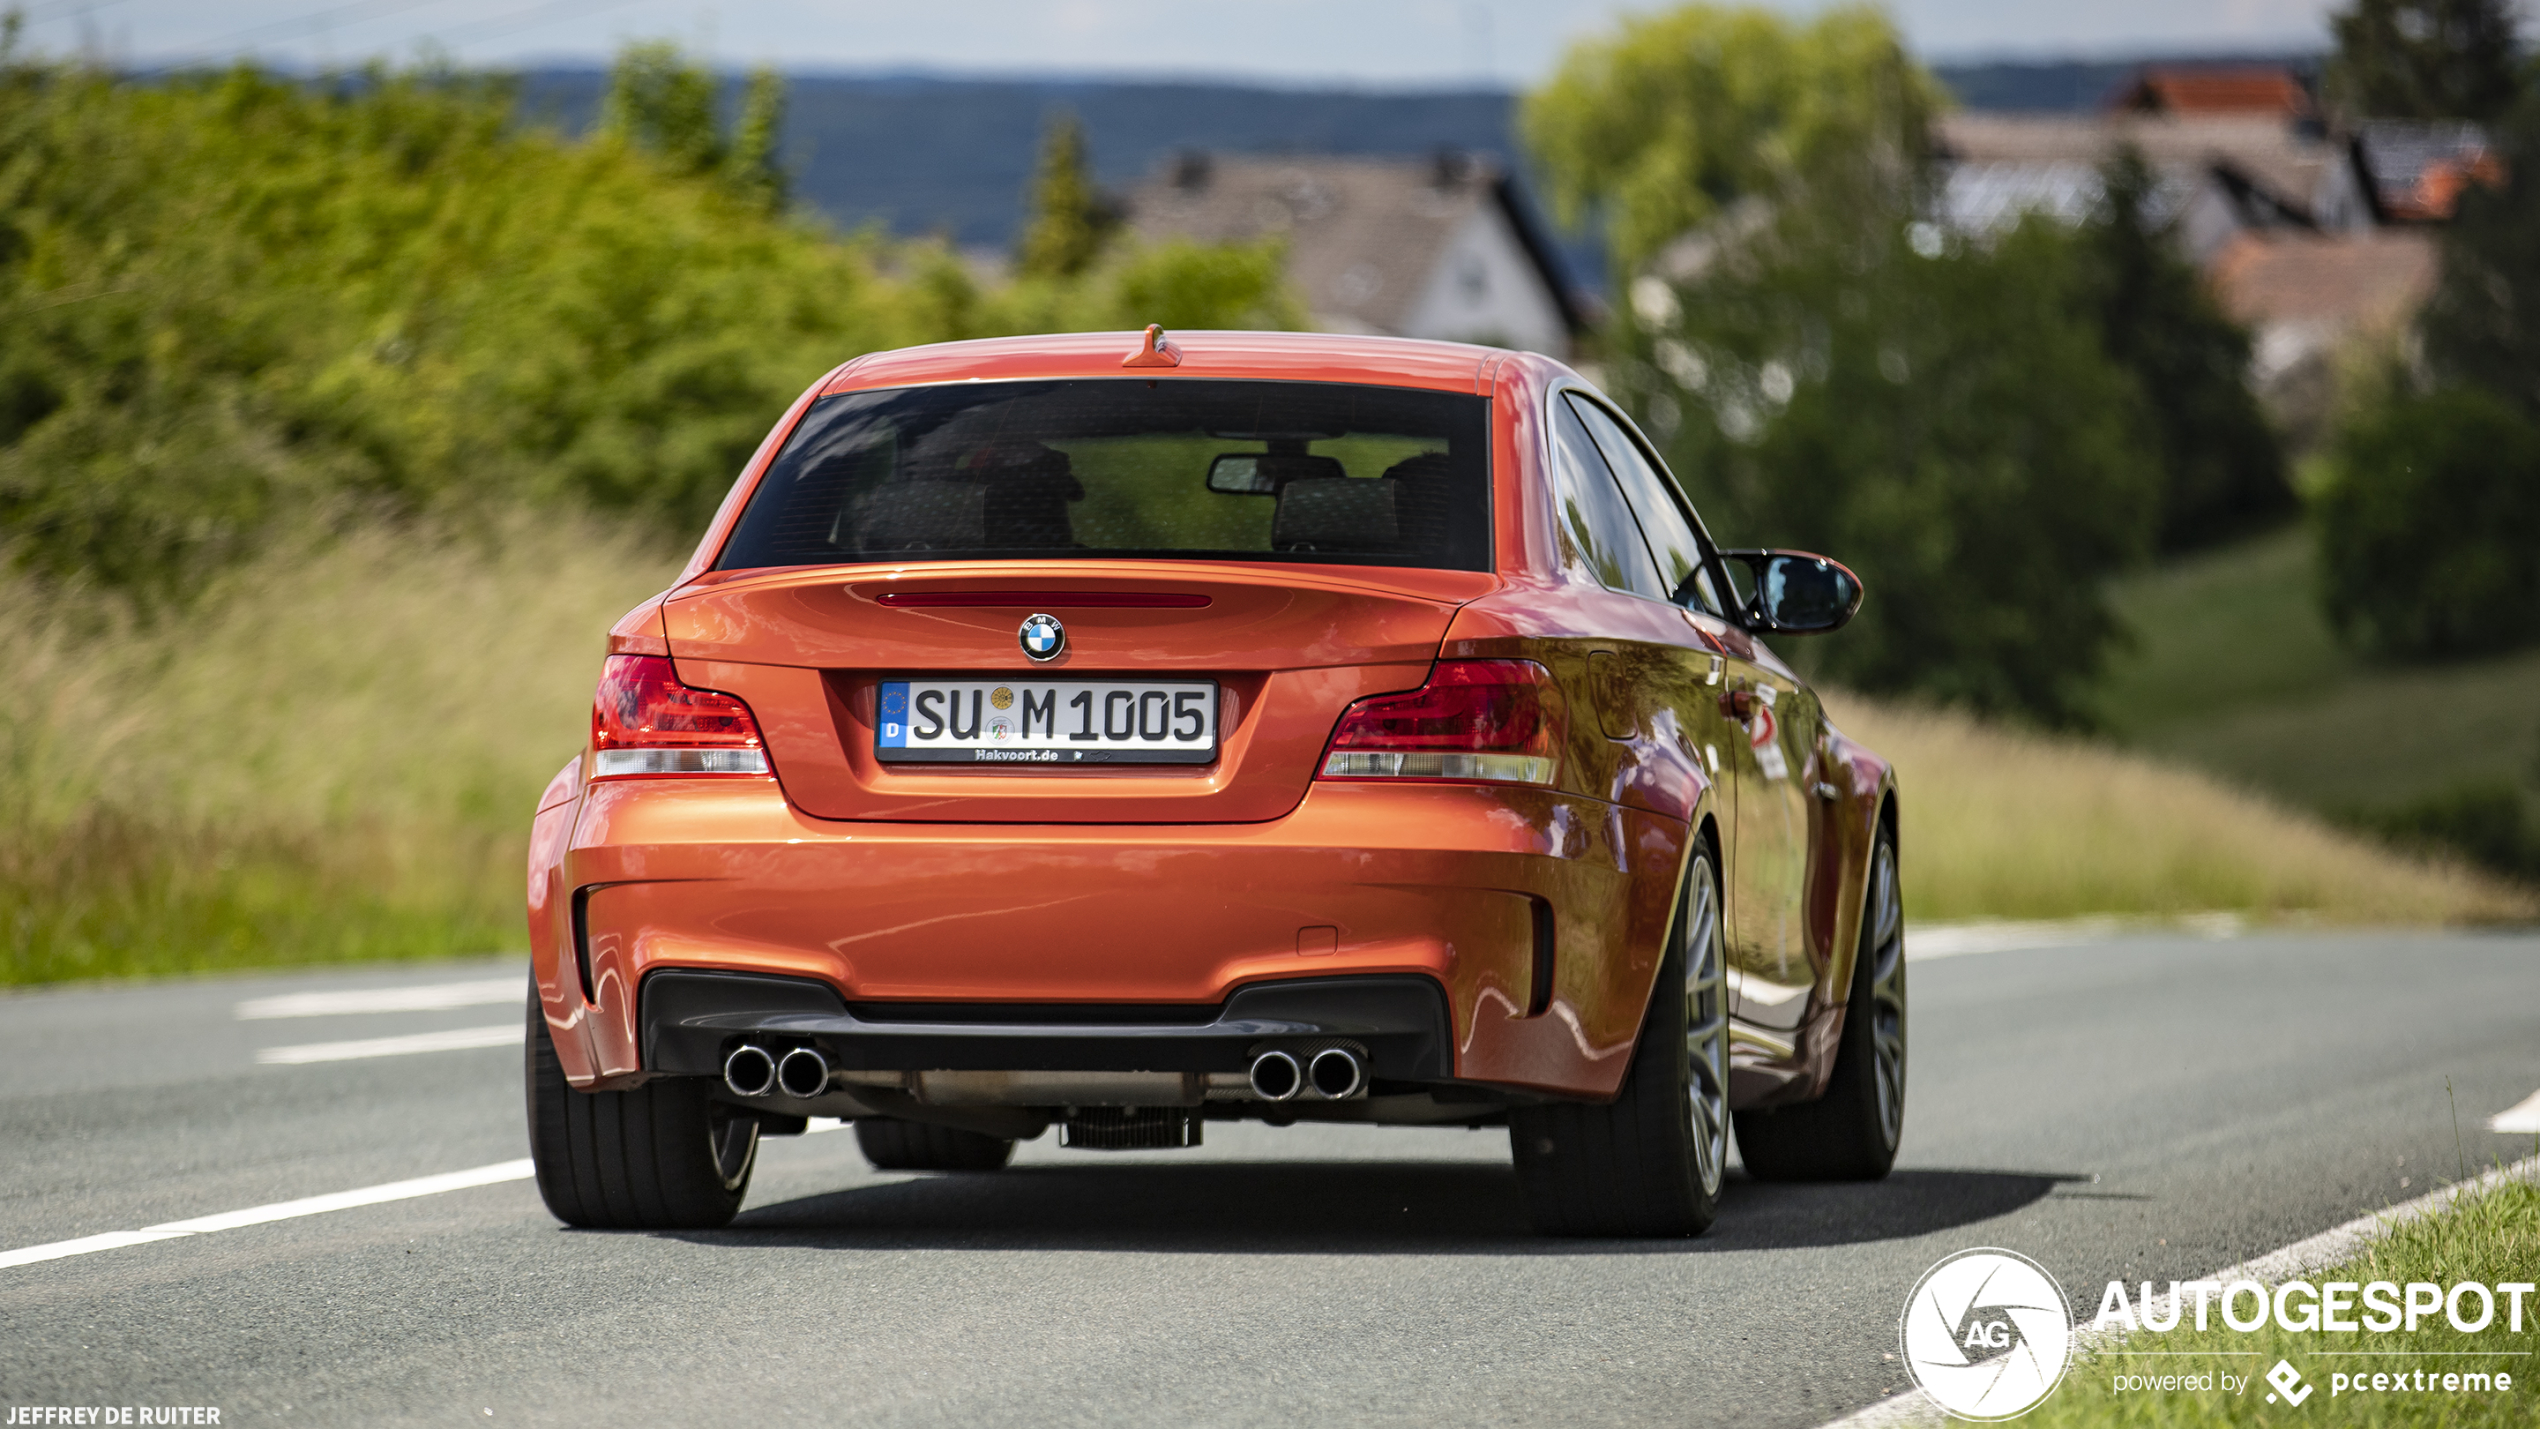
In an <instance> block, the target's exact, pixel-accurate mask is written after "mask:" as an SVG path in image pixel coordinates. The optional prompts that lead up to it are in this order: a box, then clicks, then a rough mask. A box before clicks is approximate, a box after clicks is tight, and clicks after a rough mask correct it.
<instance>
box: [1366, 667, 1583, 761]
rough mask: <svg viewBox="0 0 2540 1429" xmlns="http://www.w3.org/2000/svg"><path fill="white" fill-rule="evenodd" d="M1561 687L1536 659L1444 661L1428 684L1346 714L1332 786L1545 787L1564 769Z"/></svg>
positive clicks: (1371, 699)
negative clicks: (1396, 782) (1404, 782)
mask: <svg viewBox="0 0 2540 1429" xmlns="http://www.w3.org/2000/svg"><path fill="white" fill-rule="evenodd" d="M1562 723H1563V722H1562V704H1561V688H1560V686H1558V685H1555V684H1554V683H1553V682H1552V673H1551V672H1550V671H1548V670H1546V669H1544V667H1542V666H1541V665H1538V664H1536V663H1535V662H1534V661H1532V660H1441V661H1439V662H1438V663H1437V664H1436V665H1435V666H1434V667H1433V668H1431V670H1430V671H1429V682H1428V683H1427V684H1426V685H1423V686H1421V687H1420V688H1419V689H1416V690H1412V691H1409V692H1408V693H1405V694H1399V695H1370V696H1368V697H1367V698H1366V699H1363V700H1359V701H1357V702H1356V703H1354V704H1352V705H1351V706H1350V707H1349V708H1348V709H1346V710H1344V711H1342V712H1341V720H1340V726H1339V727H1338V728H1337V729H1335V730H1333V731H1332V743H1331V748H1330V750H1329V751H1328V752H1326V753H1325V755H1324V756H1323V771H1322V777H1324V778H1326V779H1441V780H1456V781H1468V780H1470V781H1482V782H1488V783H1505V784H1549V783H1551V782H1552V780H1553V776H1554V773H1555V771H1556V770H1557V769H1558V767H1559V764H1560V755H1561V739H1562Z"/></svg>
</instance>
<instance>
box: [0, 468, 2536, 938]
mask: <svg viewBox="0 0 2540 1429" xmlns="http://www.w3.org/2000/svg"><path fill="white" fill-rule="evenodd" d="M678 560H679V556H678V553H677V552H674V551H670V550H667V549H664V548H663V547H662V546H661V545H660V544H659V543H658V541H657V540H656V539H655V538H651V537H648V536H646V535H645V534H643V533H642V531H641V530H639V529H638V528H636V527H633V526H630V525H623V524H612V523H610V522H606V521H602V520H598V519H595V518H581V517H563V516H554V515H550V516H544V517H531V516H527V515H521V516H515V517H509V518H488V519H486V520H484V521H482V522H480V523H478V524H477V525H476V526H474V527H472V528H470V530H469V531H468V532H466V533H459V532H453V531H449V530H436V529H433V528H430V527H417V526H414V525H400V526H383V527H376V528H369V529H363V530H359V531H356V532H355V533H354V534H352V535H350V536H349V537H344V538H341V539H329V540H308V541H301V542H297V543H285V544H284V545H283V546H281V547H279V548H277V549H276V551H274V552H273V553H271V554H268V555H266V556H263V557H259V558H257V559H256V560H254V561H251V562H249V563H248V564H246V565H244V566H241V567H239V568H237V569H235V570H233V571H231V572H230V573H229V574H227V575H225V576H224V577H222V578H221V580H220V582H219V583H218V584H217V585H216V586H214V587H213V588H211V589H207V590H205V591H203V592H201V593H200V594H199V595H198V597H197V598H196V599H195V600H194V601H193V603H192V604H191V605H190V606H189V607H188V608H187V609H186V610H185V611H183V612H182V613H179V614H176V615H172V616H170V617H167V618H166V619H164V620H162V621H160V622H158V623H155V624H153V623H141V622H136V621H135V620H133V619H131V618H130V617H129V616H128V615H127V614H124V613H122V612H120V611H119V610H118V608H117V607H115V606H114V605H113V604H112V603H111V602H107V601H104V600H102V599H100V598H97V597H94V596H88V595H80V594H77V593H73V594H70V595H63V594H61V593H59V592H58V591H55V592H50V593H48V592H47V591H45V590H43V589H41V588H39V587H37V586H35V585H32V584H29V583H26V582H24V581H17V582H9V581H0V611H5V612H7V614H8V616H9V618H8V619H7V620H6V621H0V659H5V660H6V661H7V662H8V666H9V668H10V669H11V671H12V673H13V674H14V675H15V676H16V679H17V682H18V683H17V688H18V689H19V690H20V691H21V692H22V693H21V695H20V697H19V698H18V699H16V700H13V701H10V702H8V703H7V704H6V705H5V706H0V984H29V983H44V982H58V981H63V980H69V979H85V978H105V977H141V976H157V975H165V974H172V973H185V972H199V971H209V970H215V969H221V968H232V967H250V966H278V965H289V964H302V963H328V962H353V961H370V960H378V959H392V958H446V957H454V956H461V955H465V954H470V953H481V952H492V951H497V950H506V949H517V948H519V947H521V946H522V945H523V942H524V938H525V934H524V932H523V930H522V927H521V921H520V920H521V909H520V898H521V893H520V888H521V866H522V862H523V859H524V856H525V854H526V840H527V835H528V827H529V814H530V811H531V808H532V806H533V803H534V801H535V799H536V797H537V795H538V792H539V790H540V789H541V788H543V787H544V786H545V784H546V781H547V779H548V778H549V777H550V776H551V775H553V774H554V772H555V770H556V768H557V766H558V765H560V764H561V763H563V762H564V760H566V759H567V758H569V757H570V756H571V755H572V753H573V751H574V750H575V749H577V748H578V747H579V746H580V744H581V742H582V739H583V733H584V730H585V727H586V723H585V722H586V721H587V719H588V717H589V716H588V710H589V700H590V691H591V682H592V679H593V677H594V676H595V674H596V673H597V670H598V665H599V660H600V655H601V647H600V636H601V632H602V631H604V630H605V629H606V628H607V626H608V625H609V623H610V622H611V621H612V620H614V619H615V618H616V617H617V616H618V615H620V614H621V613H623V612H624V611H626V610H627V609H628V608H630V607H632V606H633V605H634V604H635V603H636V602H638V601H640V600H642V599H643V598H644V597H645V596H647V595H650V594H652V593H653V592H654V591H656V590H658V589H660V588H661V587H662V586H663V585H664V584H666V583H667V582H668V581H669V580H670V578H671V577H672V576H673V575H674V574H675V573H676V571H677V568H678ZM1829 702H1830V706H1831V708H1832V709H1833V711H1834V713H1835V715H1836V717H1837V719H1838V720H1839V721H1840V722H1841V723H1842V724H1843V725H1844V726H1845V727H1846V728H1847V729H1849V730H1850V731H1851V732H1853V733H1855V734H1857V735H1859V736H1860V737H1862V738H1863V739H1865V740H1866V741H1867V742H1868V743H1869V744H1870V745H1871V746H1872V747H1873V748H1876V749H1879V750H1881V751H1882V752H1884V753H1887V754H1889V755H1891V756H1893V757H1894V758H1896V759H1897V761H1898V763H1899V765H1900V766H1901V769H1902V777H1903V779H1904V787H1905V791H1906V793H1905V803H1904V809H1905V854H1906V857H1905V870H1906V879H1907V885H1906V897H1907V905H1908V909H1909V911H1910V913H1911V915H1912V916H1913V917H1915V918H1916V919H1918V920H1925V921H1929V920H1935V919H1964V918H1984V917H1995V918H2023V919H2025V918H2056V917H2069V916H2076V915H2083V914H2100V913H2114V914H2137V915H2146V914H2148V915H2154V916H2159V915H2167V914H2179V913H2197V912H2208V911H2214V910H2236V911H2240V912H2243V913H2247V914H2250V915H2253V916H2257V917H2262V918H2263V917H2274V916H2303V917H2315V918H2319V919H2323V920H2329V921H2338V922H2390V923H2436V922H2468V921H2480V920H2493V919H2517V918H2531V917H2534V916H2540V909H2535V907H2534V899H2533V897H2532V896H2531V895H2529V894H2526V893H2523V892H2519V891H2517V890H2516V889H2514V888H2512V887H2509V886H2507V885H2504V884H2500V883H2497V882H2495V881H2493V880H2491V879H2486V878H2483V877H2480V876H2478V875H2475V874H2472V873H2469V872H2466V871H2464V870H2462V869H2460V868H2458V867H2454V866H2451V865H2447V864H2441V863H2434V862H2427V861H2423V860H2419V859H2412V858H2407V857H2402V856H2399V855H2396V854H2390V853H2386V852H2382V851H2380V850H2378V849H2376V848H2374V847H2371V846H2369V845H2366V844H2363V843H2360V842H2358V841H2356V840H2355V839H2353V838H2350V837H2347V836H2345V835H2342V834H2339V833H2336V832H2334V831H2332V830H2330V829H2327V828H2325V827H2323V826H2321V825H2319V824H2318V823H2316V822H2315V821H2313V820H2310V819H2308V818H2305V817H2303V816H2300V815H2295V814H2290V813H2287V812H2286V811H2284V810H2281V809H2278V808H2275V807H2273V806H2270V805H2268V804H2266V803H2265V802H2263V801H2262V800H2260V799H2257V798H2254V797H2251V796H2247V795H2243V794H2237V793H2232V792H2230V791H2228V790H2225V789H2223V788H2221V787H2220V786H2218V785H2216V784H2215V783H2214V782H2213V781H2211V780H2210V779H2207V778H2205V777H2203V776H2201V775H2197V774H2194V773H2190V772H2186V771H2181V770H2176V769H2168V768H2164V767H2161V766H2160V765H2158V764H2156V763H2154V762H2152V761H2151V760H2149V759H2146V758H2142V757H2137V756H2129V755H2124V754H2119V753H2113V752H2111V751H2109V750H2107V749H2106V748H2104V747H2102V746H2095V745H2091V744H2087V743H2084V742H2079V741H2074V740H2066V739H2056V738H2050V737H2046V736H2040V735H2032V734H2025V733H2019V732H2015V731H2009V730H2004V729H1999V728H1994V727H1990V726H1987V725H1983V724H1980V723H1978V722H1976V721H1973V720H1971V719H1968V718H1965V717H1963V716H1957V715H1948V714H1934V713H1927V712H1919V711H1914V710H1910V709H1905V708H1896V707H1886V706H1880V705H1875V704H1870V703H1867V702H1865V701H1861V700H1858V699H1855V698H1852V697H1849V696H1846V695H1844V694H1842V693H1841V692H1834V693H1832V694H1831V695H1830V696H1829Z"/></svg>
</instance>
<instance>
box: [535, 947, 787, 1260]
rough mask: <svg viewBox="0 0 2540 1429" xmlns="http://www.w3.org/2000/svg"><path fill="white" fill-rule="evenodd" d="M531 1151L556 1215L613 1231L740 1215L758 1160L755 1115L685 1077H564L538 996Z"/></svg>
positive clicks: (717, 1221)
mask: <svg viewBox="0 0 2540 1429" xmlns="http://www.w3.org/2000/svg"><path fill="white" fill-rule="evenodd" d="M527 1080H528V1083H529V1086H528V1093H529V1154H530V1157H531V1159H532V1160H533V1161H534V1162H535V1163H536V1165H537V1168H538V1194H539V1196H540V1197H541V1198H543V1199H544V1200H545V1201H546V1203H547V1209H548V1210H549V1211H550V1212H552V1213H553V1214H554V1215H555V1218H556V1219H557V1220H560V1221H563V1222H564V1223H565V1224H567V1225H572V1226H589V1227H593V1228H596V1229H610V1230H696V1229H704V1228H711V1227H714V1226H720V1225H725V1224H727V1223H729V1222H730V1221H731V1219H732V1218H733V1217H734V1216H735V1215H738V1214H739V1213H740V1210H741V1198H742V1196H743V1195H745V1194H747V1192H748V1191H749V1188H750V1169H751V1167H752V1165H753V1164H754V1163H755V1162H756V1161H757V1159H758V1119H757V1118H755V1117H753V1116H751V1115H750V1114H749V1113H748V1112H745V1111H740V1110H738V1109H736V1108H733V1107H730V1106H727V1105H725V1104H723V1103H721V1102H718V1101H714V1100H712V1099H711V1098H709V1097H708V1096H707V1095H706V1093H705V1087H704V1084H703V1083H701V1082H699V1081H697V1080H695V1079H692V1078H665V1079H663V1080H660V1081H655V1082H649V1083H647V1084H645V1085H643V1086H641V1087H637V1088H636V1089H635V1090H633V1091H630V1092H581V1091H575V1090H574V1089H573V1086H572V1084H570V1083H568V1082H567V1081H565V1079H564V1068H563V1067H562V1066H561V1065H560V1064H559V1063H558V1062H557V1061H556V1045H555V1043H554V1042H553V1041H552V1040H551V1039H550V1038H549V1037H548V1034H547V1019H546V1017H545V1016H544V1015H542V1014H541V1013H540V1012H539V1010H538V998H537V994H536V993H535V991H532V993H531V994H530V998H529V1066H528V1078H527Z"/></svg>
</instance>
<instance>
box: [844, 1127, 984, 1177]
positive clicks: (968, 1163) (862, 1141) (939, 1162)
mask: <svg viewBox="0 0 2540 1429" xmlns="http://www.w3.org/2000/svg"><path fill="white" fill-rule="evenodd" d="M855 1143H856V1145H858V1146H860V1147H862V1148H863V1149H864V1159H865V1160H867V1161H870V1162H872V1163H873V1165H874V1168H875V1169H876V1170H880V1171H994V1170H997V1169H999V1168H1000V1167H1002V1166H1004V1165H1005V1163H1006V1159H1007V1158H1008V1157H1011V1156H1012V1155H1014V1143H1013V1142H1011V1141H1008V1140H1006V1139H1005V1138H1004V1137H1002V1136H989V1135H987V1134H986V1133H984V1132H977V1131H963V1130H962V1129H961V1128H959V1127H954V1126H936V1125H933V1124H931V1123H929V1122H923V1121H901V1120H900V1119H898V1118H897V1117H888V1116H868V1117H861V1118H858V1119H857V1121H856V1124H855Z"/></svg>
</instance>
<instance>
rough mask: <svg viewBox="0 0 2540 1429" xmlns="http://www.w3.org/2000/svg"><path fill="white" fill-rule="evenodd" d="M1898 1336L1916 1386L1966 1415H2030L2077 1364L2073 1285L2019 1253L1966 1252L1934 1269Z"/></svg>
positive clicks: (1908, 1302)
mask: <svg viewBox="0 0 2540 1429" xmlns="http://www.w3.org/2000/svg"><path fill="white" fill-rule="evenodd" d="M1898 1333H1899V1337H1900V1338H1901V1339H1902V1341H1903V1344H1904V1353H1905V1369H1906V1372H1907V1373H1909V1374H1911V1375H1912V1376H1913V1377H1914V1383H1915V1384H1917V1385H1919V1386H1921V1387H1922V1391H1923V1393H1925V1394H1927V1395H1930V1396H1931V1399H1932V1402H1933V1403H1935V1404H1937V1405H1939V1406H1940V1407H1941V1408H1942V1409H1945V1410H1947V1411H1948V1412H1949V1413H1951V1414H1954V1415H1956V1416H1957V1417H1959V1418H1961V1419H1978V1420H2001V1419H2016V1418H2018V1417H2019V1416H2020V1415H2023V1414H2026V1413H2027V1412H2029V1411H2030V1410H2031V1409H2034V1408H2036V1407H2037V1405H2038V1404H2039V1403H2040V1402H2041V1401H2043V1400H2044V1399H2045V1398H2046V1396H2047V1395H2049V1394H2052V1393H2054V1391H2055V1386H2056V1385H2057V1384H2059V1383H2061V1382H2062V1381H2063V1378H2064V1370H2065V1368H2066V1367H2067V1366H2069V1365H2070V1364H2071V1363H2072V1355H2073V1312H2072V1307H2071V1306H2070V1305H2069V1304H2067V1303H2066V1302H2065V1300H2064V1287H2063V1286H2061V1285H2059V1284H2057V1283H2056V1281H2055V1277H2054V1276H2052V1275H2049V1274H2047V1273H2046V1267H2044V1266H2042V1265H2039V1264H2038V1263H2037V1262H2036V1261H2034V1260H2031V1259H2029V1258H2028V1257H2027V1256H2025V1255H2021V1254H2019V1253H2018V1252H2016V1251H2008V1250H1995V1249H1992V1248H1989V1247H1988V1248H1985V1249H1980V1250H1962V1251H1960V1252H1958V1253H1957V1254H1956V1255H1953V1256H1950V1257H1949V1258H1947V1259H1946V1260H1943V1261H1941V1262H1940V1263H1939V1264H1938V1265H1935V1266H1933V1267H1932V1268H1931V1269H1929V1270H1926V1271H1924V1272H1923V1278H1922V1279H1920V1280H1918V1281H1916V1282H1915V1283H1914V1290H1913V1293H1912V1294H1910V1295H1908V1296H1906V1297H1905V1317H1904V1319H1903V1321H1902V1322H1901V1323H1900V1325H1899V1327H1898Z"/></svg>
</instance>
